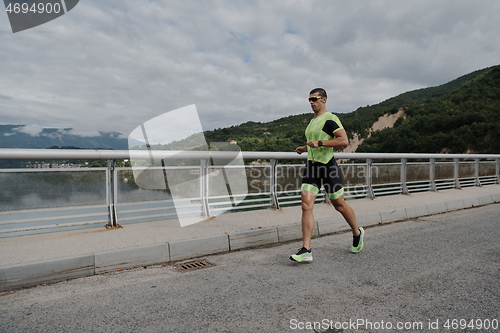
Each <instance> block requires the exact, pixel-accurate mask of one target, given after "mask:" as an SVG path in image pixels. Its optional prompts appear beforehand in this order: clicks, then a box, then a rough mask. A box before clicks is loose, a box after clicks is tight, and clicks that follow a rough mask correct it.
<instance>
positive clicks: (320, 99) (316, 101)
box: [309, 88, 327, 113]
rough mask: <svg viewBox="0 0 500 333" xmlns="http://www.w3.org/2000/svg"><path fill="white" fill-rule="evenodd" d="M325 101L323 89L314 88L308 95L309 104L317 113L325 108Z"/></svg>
mask: <svg viewBox="0 0 500 333" xmlns="http://www.w3.org/2000/svg"><path fill="white" fill-rule="evenodd" d="M326 100H327V95H326V91H325V89H323V88H316V89H313V90H311V92H310V93H309V104H310V105H311V108H312V110H313V111H314V112H315V113H317V112H319V111H321V110H322V109H324V108H325V104H326Z"/></svg>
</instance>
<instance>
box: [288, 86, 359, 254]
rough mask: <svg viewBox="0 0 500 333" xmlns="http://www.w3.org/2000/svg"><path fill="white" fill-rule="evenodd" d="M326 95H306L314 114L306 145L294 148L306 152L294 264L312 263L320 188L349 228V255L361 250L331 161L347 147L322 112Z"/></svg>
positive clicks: (333, 120) (338, 127)
mask: <svg viewBox="0 0 500 333" xmlns="http://www.w3.org/2000/svg"><path fill="white" fill-rule="evenodd" d="M326 100H327V95H326V91H325V90H324V89H322V88H316V89H313V90H312V91H311V92H310V93H309V103H310V105H311V108H312V110H313V112H314V117H313V119H312V120H311V121H310V122H309V125H308V126H307V128H306V132H305V134H306V139H307V145H306V146H303V147H298V148H297V149H295V152H296V153H298V154H302V153H305V152H308V154H307V162H306V168H305V171H304V175H303V177H302V187H301V198H302V239H303V243H302V248H301V249H300V250H299V252H297V253H296V254H292V255H291V256H290V259H291V260H293V261H297V262H302V261H312V252H311V237H312V232H313V229H314V216H313V208H314V202H315V200H316V196H317V195H318V193H319V190H320V188H321V186H323V187H324V188H325V191H326V192H327V193H328V198H329V199H330V201H331V203H332V204H333V207H335V209H336V210H337V211H338V212H340V214H342V216H343V217H344V219H345V220H346V222H347V223H348V224H349V226H350V227H351V230H352V235H353V244H352V248H351V251H352V252H353V253H358V252H359V251H361V250H362V249H363V246H364V244H363V236H364V230H363V228H360V227H358V223H357V221H356V215H355V214H354V210H353V209H352V208H351V206H349V205H348V204H347V203H346V202H345V200H344V188H343V187H342V175H341V173H340V168H339V167H338V165H337V162H336V161H335V158H334V157H333V149H334V148H336V147H346V146H347V145H348V144H349V140H348V138H347V133H346V131H345V130H344V127H343V126H342V123H341V122H340V120H339V118H338V117H337V116H336V115H334V114H332V113H330V112H328V111H327V110H326V105H325V104H326Z"/></svg>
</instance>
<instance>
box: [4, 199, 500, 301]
mask: <svg viewBox="0 0 500 333" xmlns="http://www.w3.org/2000/svg"><path fill="white" fill-rule="evenodd" d="M498 202H500V194H495V195H487V196H481V197H475V198H466V199H458V200H452V201H447V202H440V203H433V204H428V205H420V206H412V207H406V208H397V209H393V210H384V211H380V212H370V213H364V214H359V215H357V219H358V224H359V225H360V226H362V227H368V226H373V225H379V224H384V223H391V222H396V221H403V220H407V219H412V218H418V217H423V216H428V215H433V214H440V213H445V212H450V211H455V210H460V209H465V208H471V207H477V206H483V205H488V204H492V203H498ZM348 229H349V226H348V225H347V223H345V221H344V220H343V218H341V217H335V218H329V219H322V220H317V221H315V228H314V232H313V237H320V236H324V235H328V234H332V233H335V232H339V231H345V230H348ZM301 238H302V229H301V224H300V223H294V224H289V225H284V226H279V227H271V228H262V229H255V230H247V231H240V232H235V233H231V234H223V235H216V236H210V237H205V238H197V239H187V240H179V241H172V242H168V243H160V244H153V245H145V246H137V247H130V248H123V249H117V250H111V251H103V252H96V253H91V254H85V255H80V256H74V257H66V258H60V259H52V260H44V261H39V262H33V263H25V264H18V265H10V266H3V267H0V291H5V290H11V289H17V288H22V287H29V286H34V285H38V284H45V283H53V282H59V281H64V280H68V279H73V278H79V277H86V276H91V275H95V274H101V273H106V272H113V271H117V270H121V269H128V268H133V267H138V266H147V265H153V264H161V263H168V262H174V261H179V260H186V259H192V258H196V257H201V256H205V255H211V254H216V253H222V252H228V251H235V250H240V249H245V248H251V247H256V246H263V245H271V244H278V243H283V242H288V241H293V240H298V239H301Z"/></svg>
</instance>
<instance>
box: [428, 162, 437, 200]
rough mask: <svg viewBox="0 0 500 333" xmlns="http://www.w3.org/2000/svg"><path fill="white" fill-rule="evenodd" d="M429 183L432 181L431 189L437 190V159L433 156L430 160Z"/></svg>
mask: <svg viewBox="0 0 500 333" xmlns="http://www.w3.org/2000/svg"><path fill="white" fill-rule="evenodd" d="M429 162H430V164H429V183H430V190H431V191H434V192H436V191H437V187H436V159H435V158H431V159H430V160H429Z"/></svg>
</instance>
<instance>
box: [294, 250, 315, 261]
mask: <svg viewBox="0 0 500 333" xmlns="http://www.w3.org/2000/svg"><path fill="white" fill-rule="evenodd" d="M290 259H291V260H293V261H296V262H303V261H312V260H313V255H312V252H311V250H308V249H306V248H305V247H303V248H301V249H300V250H299V252H297V253H296V254H292V255H291V256H290Z"/></svg>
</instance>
